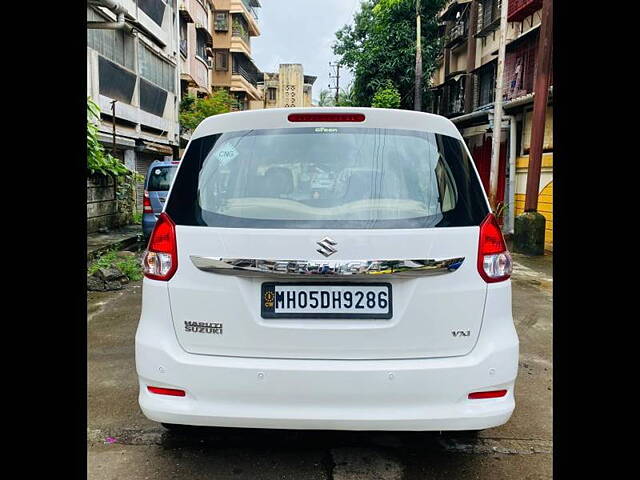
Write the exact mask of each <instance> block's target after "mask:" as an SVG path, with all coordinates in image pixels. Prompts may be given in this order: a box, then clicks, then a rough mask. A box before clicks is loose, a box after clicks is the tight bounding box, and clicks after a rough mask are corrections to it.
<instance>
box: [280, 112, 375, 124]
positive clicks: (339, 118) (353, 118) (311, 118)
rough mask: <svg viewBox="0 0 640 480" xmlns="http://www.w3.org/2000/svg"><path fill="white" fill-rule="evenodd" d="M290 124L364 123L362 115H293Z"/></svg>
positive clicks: (290, 116)
mask: <svg viewBox="0 0 640 480" xmlns="http://www.w3.org/2000/svg"><path fill="white" fill-rule="evenodd" d="M288 118H289V121H290V122H364V121H365V116H364V115H363V114H362V113H291V114H289V117H288Z"/></svg>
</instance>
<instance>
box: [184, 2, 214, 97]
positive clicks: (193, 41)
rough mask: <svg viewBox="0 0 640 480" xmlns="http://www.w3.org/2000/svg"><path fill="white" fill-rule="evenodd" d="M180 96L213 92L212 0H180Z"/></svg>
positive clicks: (203, 95) (205, 94)
mask: <svg viewBox="0 0 640 480" xmlns="http://www.w3.org/2000/svg"><path fill="white" fill-rule="evenodd" d="M178 14H179V19H178V28H179V34H180V39H179V42H180V43H179V47H180V48H179V50H180V95H181V97H184V96H185V95H193V96H197V97H201V98H202V97H206V96H207V95H209V94H210V93H211V71H212V69H213V37H212V35H211V18H212V16H213V0H178Z"/></svg>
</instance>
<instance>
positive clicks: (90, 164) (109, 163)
mask: <svg viewBox="0 0 640 480" xmlns="http://www.w3.org/2000/svg"><path fill="white" fill-rule="evenodd" d="M99 123H100V107H99V106H98V105H97V104H96V103H95V102H94V101H93V100H92V99H91V97H87V169H88V170H89V173H90V174H92V175H96V174H98V175H110V176H113V177H121V176H128V175H134V176H135V174H134V172H132V171H131V170H129V169H128V168H127V167H125V165H124V164H123V163H122V162H121V161H120V160H119V159H117V158H115V157H114V156H113V155H111V154H110V153H108V152H107V151H106V150H105V149H104V146H103V145H102V143H100V141H99V140H98V125H99Z"/></svg>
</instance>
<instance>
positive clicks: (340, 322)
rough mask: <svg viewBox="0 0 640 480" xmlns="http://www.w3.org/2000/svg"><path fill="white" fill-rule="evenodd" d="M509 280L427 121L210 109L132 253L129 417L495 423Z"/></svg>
mask: <svg viewBox="0 0 640 480" xmlns="http://www.w3.org/2000/svg"><path fill="white" fill-rule="evenodd" d="M319 174H320V175H321V178H322V185H320V186H321V187H322V188H318V182H314V180H313V179H314V178H318V175H319ZM511 268H512V267H511V257H510V255H509V252H508V251H507V248H506V246H505V242H504V239H503V236H502V233H501V231H500V228H499V226H498V224H497V222H496V219H495V218H494V217H493V215H492V214H491V213H490V208H489V204H488V202H487V198H486V195H485V193H484V191H483V189H482V185H481V182H480V179H479V177H478V173H477V171H476V169H475V167H474V164H473V161H472V160H471V157H470V155H469V151H468V149H467V147H466V145H465V144H464V142H463V140H462V137H461V135H460V133H459V132H458V130H457V129H456V127H455V126H454V125H453V123H451V122H450V121H449V120H447V119H446V118H443V117H440V116H436V115H431V114H427V113H420V112H412V111H399V110H385V109H369V108H314V109H272V110H259V111H249V112H237V113H231V114H224V115H218V116H214V117H210V118H208V119H206V120H205V121H203V122H202V123H201V125H200V126H199V127H198V128H197V129H196V130H195V131H194V133H193V136H192V138H191V141H190V143H189V145H188V147H187V150H186V152H185V155H184V158H183V160H182V161H181V163H180V166H179V169H178V172H177V173H176V177H175V181H174V183H173V186H172V188H171V191H170V193H169V198H168V200H167V203H166V205H165V209H164V212H163V213H162V214H161V216H160V218H159V220H158V222H157V225H156V227H155V230H154V232H153V234H152V236H151V239H150V241H149V245H148V251H147V253H146V256H145V259H144V270H145V277H146V278H145V279H144V285H143V301H142V314H141V318H140V323H139V325H138V330H137V333H136V339H135V353H136V367H137V373H138V377H139V383H140V393H139V403H140V407H141V409H142V411H143V413H144V414H145V415H146V416H147V417H148V418H149V419H151V420H155V421H158V422H161V423H163V424H164V425H166V426H168V427H171V426H175V425H200V426H223V427H253V428H286V429H344V430H440V431H445V430H480V429H485V428H489V427H495V426H498V425H501V424H503V423H505V422H506V421H507V420H508V419H509V417H510V416H511V414H512V412H513V409H514V405H515V404H514V383H515V379H516V374H517V368H518V337H517V335H516V331H515V328H514V324H513V319H512V314H511V281H510V279H509V277H510V274H511Z"/></svg>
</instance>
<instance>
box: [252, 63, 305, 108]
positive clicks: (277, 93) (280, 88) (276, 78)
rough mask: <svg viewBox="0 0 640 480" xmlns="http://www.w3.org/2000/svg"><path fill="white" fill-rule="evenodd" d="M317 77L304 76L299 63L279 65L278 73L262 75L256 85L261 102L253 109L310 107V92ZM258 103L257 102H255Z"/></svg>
mask: <svg viewBox="0 0 640 480" xmlns="http://www.w3.org/2000/svg"><path fill="white" fill-rule="evenodd" d="M316 79H317V77H312V76H310V75H305V74H304V67H303V66H302V65H301V64H299V63H283V64H280V67H279V69H278V72H276V73H267V72H264V73H263V74H262V81H260V82H259V83H258V90H259V91H260V93H261V95H262V97H263V102H262V106H258V105H255V106H254V108H256V109H257V108H287V107H311V106H313V101H312V98H311V91H312V89H313V84H314V83H315V81H316ZM257 103H259V102H257Z"/></svg>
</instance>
